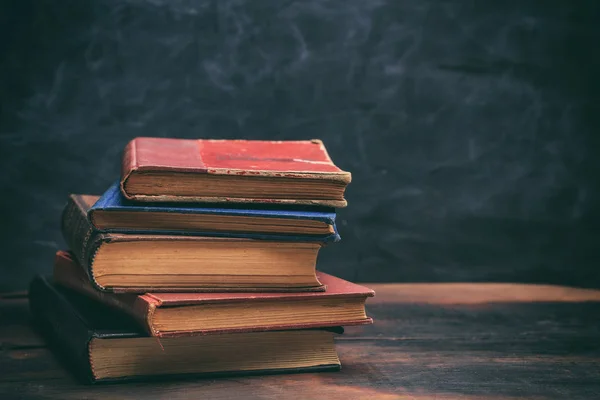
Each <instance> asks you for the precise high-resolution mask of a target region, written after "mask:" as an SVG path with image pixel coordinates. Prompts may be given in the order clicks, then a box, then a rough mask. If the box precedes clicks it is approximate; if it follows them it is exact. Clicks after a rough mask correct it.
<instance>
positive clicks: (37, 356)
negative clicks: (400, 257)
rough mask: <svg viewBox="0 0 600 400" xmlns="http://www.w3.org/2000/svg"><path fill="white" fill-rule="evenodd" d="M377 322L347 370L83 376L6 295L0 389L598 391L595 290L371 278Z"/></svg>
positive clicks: (341, 394) (599, 301)
mask: <svg viewBox="0 0 600 400" xmlns="http://www.w3.org/2000/svg"><path fill="white" fill-rule="evenodd" d="M367 286H370V287H372V288H373V289H375V290H376V292H377V296H376V297H375V298H374V299H370V301H369V303H368V313H369V315H370V316H372V317H373V318H375V324H374V325H372V326H367V327H351V328H348V329H347V330H346V334H344V335H343V336H341V337H339V339H338V340H337V349H338V351H339V353H340V359H341V360H342V365H343V367H342V371H341V372H333V373H315V374H293V375H274V376H255V377H236V378H227V379H189V380H177V381H156V382H147V383H129V384H110V385H97V386H85V385H82V384H80V383H78V382H77V381H76V380H74V378H72V376H71V375H70V373H69V371H68V370H66V369H64V368H63V366H62V364H61V363H60V361H58V360H57V358H56V357H55V356H54V354H53V353H52V352H51V351H50V350H49V349H48V348H46V346H45V344H44V341H43V339H42V338H40V337H39V336H38V335H37V334H36V333H35V332H34V331H33V330H32V329H31V326H30V315H29V312H28V305H27V299H26V297H25V295H24V294H23V293H16V294H5V295H3V296H0V344H1V346H2V353H1V356H0V357H1V360H0V398H1V399H16V398H22V399H38V398H39V399H81V398H89V399H106V398H119V399H137V398H146V399H162V398H168V399H171V400H176V399H189V398H198V399H200V398H202V399H229V398H236V397H237V398H240V399H241V398H243V399H286V398H290V399H296V398H300V399H319V398H323V399H343V400H347V399H374V398H377V399H419V400H421V399H468V400H471V399H494V400H499V399H517V398H531V399H594V398H598V396H599V395H600V319H599V318H598V317H600V291H599V290H586V289H576V288H566V287H560V286H538V285H523V284H373V285H368V284H367Z"/></svg>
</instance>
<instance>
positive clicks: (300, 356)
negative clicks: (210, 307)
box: [29, 277, 343, 383]
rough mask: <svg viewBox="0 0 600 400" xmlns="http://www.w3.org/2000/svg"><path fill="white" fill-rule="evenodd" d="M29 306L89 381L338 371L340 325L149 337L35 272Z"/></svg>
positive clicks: (67, 359) (118, 315)
mask: <svg viewBox="0 0 600 400" xmlns="http://www.w3.org/2000/svg"><path fill="white" fill-rule="evenodd" d="M29 304H30V308H31V311H32V314H33V316H34V319H35V322H36V325H37V327H38V328H39V330H40V331H41V332H42V333H43V334H44V336H45V337H46V338H47V339H48V340H49V342H50V344H51V345H52V347H53V348H54V349H56V350H57V352H58V353H57V354H58V355H59V357H60V358H62V359H63V360H64V361H65V362H66V364H67V365H69V366H71V367H72V370H73V372H74V374H75V375H77V376H78V377H79V378H80V379H82V380H84V381H86V382H92V383H93V382H103V381H121V380H132V379H135V380H140V379H153V378H154V379H155V378H156V377H159V376H189V375H202V376H222V375H225V376H227V375H232V374H235V375H238V374H270V373H282V372H304V371H323V370H339V368H340V362H339V359H338V357H337V354H336V352H335V347H334V341H333V336H334V334H335V333H341V332H343V330H342V329H341V328H328V329H312V330H311V329H303V330H287V331H270V332H237V333H224V334H216V335H196V336H181V337H171V338H162V339H160V340H157V338H153V337H150V336H148V335H147V334H146V332H144V331H143V330H142V329H141V328H140V327H139V326H138V324H137V323H136V322H135V321H134V320H133V319H132V318H131V317H130V316H128V315H127V314H125V313H122V312H119V311H118V310H114V309H111V308H109V307H106V306H105V305H103V304H102V303H99V302H96V301H93V300H91V299H89V298H87V297H85V296H82V295H80V294H78V293H76V292H74V291H71V290H67V289H63V288H59V287H57V286H55V285H54V284H53V283H52V282H51V281H49V280H47V279H45V278H43V277H36V278H35V279H34V280H33V281H32V283H31V285H30V289H29Z"/></svg>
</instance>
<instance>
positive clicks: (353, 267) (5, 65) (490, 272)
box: [0, 0, 600, 290]
mask: <svg viewBox="0 0 600 400" xmlns="http://www.w3.org/2000/svg"><path fill="white" fill-rule="evenodd" d="M599 6H600V2H597V1H577V2H566V1H502V2H476V1H458V0H447V1H433V0H404V1H400V0H381V1H375V0H374V1H364V0H343V1H342V0H340V1H322V0H307V1H297V2H294V1H280V0H264V1H263V0H259V1H253V0H240V1H230V0H221V1H192V0H188V1H183V0H127V1H124V0H121V1H117V0H89V1H79V0H63V1H62V2H59V3H57V2H54V1H42V0H39V1H31V0H29V1H26V0H19V1H5V2H2V3H1V5H0V33H2V35H1V36H0V46H1V47H0V51H1V57H2V60H1V63H0V84H1V85H2V86H1V88H0V89H1V91H0V104H1V107H2V109H1V111H2V114H1V117H0V167H1V168H0V171H1V176H0V185H1V187H2V195H1V196H0V220H1V226H2V229H1V230H0V235H1V236H0V239H1V241H0V249H1V251H0V268H1V270H0V272H1V273H0V281H1V283H0V289H2V290H5V289H20V288H24V287H25V286H26V284H27V281H28V280H29V279H30V277H31V276H32V275H33V274H34V273H35V272H40V271H41V272H49V271H50V270H51V263H52V257H53V253H54V251H55V250H56V249H58V248H62V247H63V246H64V243H63V241H62V239H61V238H60V233H59V223H58V220H59V216H60V212H61V209H62V206H63V204H64V201H65V199H66V196H67V194H68V193H70V192H77V193H97V194H100V193H101V192H103V190H104V189H105V188H106V187H107V186H108V185H109V183H111V182H112V181H113V180H114V179H115V178H116V177H117V175H118V172H119V158H120V153H121V150H122V148H123V146H124V145H125V144H126V142H127V141H128V140H130V139H131V138H133V137H135V136H141V135H144V136H170V137H183V138H194V137H202V138H249V139H303V138H321V139H323V140H324V142H325V144H326V145H327V147H328V149H329V151H330V153H331V155H332V158H333V159H334V160H335V161H336V163H337V164H338V165H340V167H342V168H343V169H346V170H349V171H351V172H353V177H354V181H353V183H352V184H351V185H350V187H349V191H348V196H347V197H348V200H349V207H348V208H347V209H343V210H340V212H339V225H340V230H341V234H342V237H343V240H342V242H341V243H340V244H337V245H335V246H332V247H330V248H327V249H325V250H324V251H323V253H322V257H321V258H320V268H321V269H323V270H326V271H329V272H333V273H336V274H339V275H341V276H343V277H345V278H349V279H353V280H359V281H369V280H370V281H373V280H380V281H431V280H435V281H438V280H441V281H463V280H464V281H480V280H494V281H498V280H501V281H524V282H532V281H538V282H553V283H562V284H572V285H583V286H598V285H600V268H598V265H600V250H599V246H598V244H599V243H600V242H599V239H600V234H599V229H598V224H597V223H598V221H599V220H600V218H599V216H600V207H599V197H600V189H599V188H600V184H599V181H598V176H599V175H598V172H599V167H600V160H599V159H598V154H599V150H600V140H599V135H600V132H599V131H598V128H599V127H600V124H599V123H598V122H599V118H598V114H599V112H600V109H599V104H600V102H599V95H598V89H600V88H599V79H598V78H597V74H598V71H600V56H599V50H598V43H600V29H599V28H598V21H599V16H600V14H599V11H600V7H599Z"/></svg>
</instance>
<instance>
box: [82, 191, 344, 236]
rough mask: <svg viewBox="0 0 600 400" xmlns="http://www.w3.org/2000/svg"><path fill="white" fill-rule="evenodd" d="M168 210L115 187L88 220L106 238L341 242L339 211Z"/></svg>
mask: <svg viewBox="0 0 600 400" xmlns="http://www.w3.org/2000/svg"><path fill="white" fill-rule="evenodd" d="M248 207H249V205H248V204H245V205H238V206H235V205H228V206H227V207H223V206H222V204H219V205H218V206H217V205H210V204H204V203H203V204H198V203H194V204H182V203H177V204H168V203H141V202H136V201H131V200H127V199H126V198H125V197H124V196H123V195H122V193H121V190H120V187H119V183H118V182H116V183H114V184H113V185H112V186H111V187H110V188H109V189H108V190H107V191H106V192H105V193H104V194H103V195H102V196H101V197H100V198H99V199H98V200H97V201H96V203H95V204H94V205H93V206H92V208H91V209H90V210H89V212H88V217H89V219H90V221H91V223H92V225H94V227H95V228H96V229H97V230H99V231H101V232H111V233H130V234H140V233H141V234H143V233H148V234H149V233H151V234H164V235H191V236H217V237H219V236H220V237H237V238H251V239H264V240H295V241H318V242H336V241H338V240H340V236H339V234H338V232H337V228H336V226H335V211H334V209H332V208H323V207H320V208H319V207H296V208H291V207H289V206H288V207H283V206H278V205H271V206H269V205H252V208H248Z"/></svg>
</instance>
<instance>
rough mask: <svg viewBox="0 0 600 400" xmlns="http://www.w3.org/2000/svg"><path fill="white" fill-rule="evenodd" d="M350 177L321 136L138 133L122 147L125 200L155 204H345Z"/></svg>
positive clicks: (122, 184)
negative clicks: (254, 137) (204, 136)
mask: <svg viewBox="0 0 600 400" xmlns="http://www.w3.org/2000/svg"><path fill="white" fill-rule="evenodd" d="M350 180H351V175H350V173H349V172H346V171H342V170H341V169H340V168H338V167H337V166H336V165H335V164H334V163H333V161H331V158H330V157H329V155H328V154H327V150H325V146H324V145H323V142H321V141H320V140H304V141H262V140H203V139H196V140H189V139H166V138H147V137H138V138H135V139H133V140H132V141H131V142H129V144H128V145H127V146H126V147H125V151H124V154H123V163H122V173H121V189H122V191H123V194H124V195H125V197H127V198H128V199H131V200H141V201H151V202H161V201H169V202H182V201H183V202H210V203H268V204H273V203H282V204H309V205H321V206H329V207H345V206H346V200H345V199H344V192H345V190H346V186H347V185H348V184H349V183H350Z"/></svg>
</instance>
